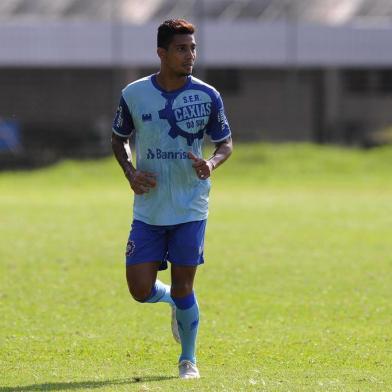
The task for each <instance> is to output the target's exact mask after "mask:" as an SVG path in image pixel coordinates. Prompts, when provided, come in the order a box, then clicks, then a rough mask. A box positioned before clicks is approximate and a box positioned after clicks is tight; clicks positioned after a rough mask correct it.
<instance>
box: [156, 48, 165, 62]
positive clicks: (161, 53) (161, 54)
mask: <svg viewBox="0 0 392 392" xmlns="http://www.w3.org/2000/svg"><path fill="white" fill-rule="evenodd" d="M157 55H158V57H159V58H160V59H161V60H163V59H164V58H165V57H166V49H164V48H157Z"/></svg>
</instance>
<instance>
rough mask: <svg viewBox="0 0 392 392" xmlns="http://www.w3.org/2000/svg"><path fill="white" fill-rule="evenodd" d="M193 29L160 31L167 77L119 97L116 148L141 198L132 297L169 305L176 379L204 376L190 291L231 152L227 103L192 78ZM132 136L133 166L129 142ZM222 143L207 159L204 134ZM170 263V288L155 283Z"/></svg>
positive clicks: (129, 265) (168, 25)
mask: <svg viewBox="0 0 392 392" xmlns="http://www.w3.org/2000/svg"><path fill="white" fill-rule="evenodd" d="M194 31H195V28H194V26H193V25H192V24H191V23H189V22H187V21H186V20H183V19H175V20H167V21H165V22H164V23H162V24H161V25H160V26H159V28H158V48H157V54H158V56H159V58H160V63H161V66H160V70H159V72H157V73H156V74H153V75H150V76H147V77H144V78H142V79H139V80H137V81H135V82H133V83H131V84H129V85H128V86H126V87H125V88H124V89H123V90H122V95H121V99H120V104H119V106H118V109H117V113H116V116H115V119H114V122H113V133H112V148H113V152H114V155H115V156H116V158H117V160H118V162H119V164H120V166H121V168H122V169H123V171H124V174H125V177H126V178H127V180H128V181H129V184H130V186H131V188H132V190H133V192H134V193H135V196H134V205H133V223H132V226H131V231H130V234H129V239H128V243H127V246H126V278H127V283H128V288H129V292H130V293H131V295H132V297H133V298H134V299H135V300H136V301H139V302H143V303H157V302H166V303H168V304H169V305H170V306H171V307H172V332H173V336H174V338H175V339H176V340H177V341H179V342H181V355H180V358H179V376H180V377H181V378H185V379H186V378H199V377H200V375H199V371H198V369H197V367H196V356H195V343H196V335H197V330H198V325H199V305H198V302H197V300H196V296H195V293H194V291H193V282H194V278H195V274H196V269H197V266H198V265H200V264H202V263H204V258H203V249H204V233H205V228H206V220H207V215H208V194H209V190H210V176H211V173H212V172H213V170H215V169H216V168H217V167H218V166H219V165H221V164H222V163H223V162H224V161H225V160H226V159H227V158H228V157H229V156H230V154H231V152H232V141H231V132H230V128H229V125H228V122H227V119H226V116H225V112H224V108H223V103H222V99H221V97H220V95H219V93H218V92H217V91H216V90H215V89H214V88H213V87H212V86H210V85H208V84H206V83H204V82H202V81H201V80H198V79H196V78H194V77H193V76H191V74H192V69H193V65H194V62H195V59H196V42H195V37H194ZM132 133H134V134H135V150H136V167H135V166H133V164H132V161H131V159H130V157H128V154H127V149H126V145H127V143H128V138H129V137H130V136H131V134H132ZM206 134H207V135H208V136H209V138H210V139H211V140H212V142H214V143H215V146H216V148H215V151H214V153H213V155H212V156H211V157H210V158H209V159H204V158H203V157H202V144H203V139H204V137H205V135H206ZM167 261H169V262H170V263H171V286H168V285H166V284H164V283H162V282H161V281H159V280H157V273H158V271H159V270H162V269H166V268H167Z"/></svg>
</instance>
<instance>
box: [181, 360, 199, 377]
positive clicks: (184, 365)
mask: <svg viewBox="0 0 392 392" xmlns="http://www.w3.org/2000/svg"><path fill="white" fill-rule="evenodd" d="M178 370H179V373H180V378H183V379H191V378H200V373H199V370H198V368H197V367H196V365H195V364H194V363H192V362H191V361H188V360H187V359H184V360H182V361H181V362H180V364H179V365H178Z"/></svg>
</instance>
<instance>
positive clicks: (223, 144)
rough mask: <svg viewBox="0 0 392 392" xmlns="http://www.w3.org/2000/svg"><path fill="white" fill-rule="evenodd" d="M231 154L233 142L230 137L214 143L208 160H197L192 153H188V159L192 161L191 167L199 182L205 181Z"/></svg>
mask: <svg viewBox="0 0 392 392" xmlns="http://www.w3.org/2000/svg"><path fill="white" fill-rule="evenodd" d="M232 152H233V141H232V139H231V137H228V138H227V139H225V140H222V141H220V142H217V143H215V151H214V153H213V154H212V156H211V157H210V158H209V159H203V158H198V157H197V156H196V155H194V154H193V153H192V152H189V153H188V154H189V158H190V159H192V160H193V163H192V166H193V167H194V169H195V172H196V175H197V176H198V177H199V178H200V179H201V180H206V179H207V178H208V177H210V176H211V173H212V171H213V170H215V169H216V168H217V167H218V166H220V165H221V164H222V163H223V162H225V161H226V160H227V158H229V156H230V155H231V153H232Z"/></svg>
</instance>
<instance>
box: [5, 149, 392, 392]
mask: <svg viewBox="0 0 392 392" xmlns="http://www.w3.org/2000/svg"><path fill="white" fill-rule="evenodd" d="M131 200H132V197H131V194H130V192H129V191H128V187H127V184H126V182H125V180H124V179H123V177H122V174H121V172H120V169H119V168H118V167H117V165H116V163H115V162H114V160H113V159H104V160H99V161H94V162H63V163H61V164H58V165H56V166H54V167H51V168H45V169H41V170H37V171H34V172H17V173H2V174H0V231H1V232H0V242H1V244H0V339H1V340H0V392H5V391H79V390H80V391H89V390H99V391H184V390H189V391H361V392H362V391H392V327H391V326H392V241H391V238H392V202H391V200H392V148H382V149H375V150H371V151H358V150H343V149H339V148H332V147H317V146H312V145H307V144H298V145H289V144H288V145H250V144H249V145H240V146H236V149H235V154H234V155H233V157H232V159H231V160H230V161H228V162H227V164H226V165H225V166H223V167H222V168H220V169H219V170H218V171H217V172H215V173H214V178H213V190H212V194H211V209H210V218H209V224H208V233H207V243H206V264H205V265H204V266H203V267H201V268H200V270H199V272H198V277H197V283H196V291H197V294H198V299H199V303H200V306H201V324H200V330H199V338H198V342H199V350H198V362H199V368H200V372H201V375H202V379H201V380H196V381H182V380H178V379H177V367H176V366H177V357H178V345H176V344H175V343H174V341H173V340H172V337H171V334H170V326H169V313H170V312H169V309H168V307H167V306H166V307H165V304H156V305H151V304H145V305H142V304H138V303H135V302H133V301H131V299H130V297H129V295H128V293H127V288H126V284H125V279H124V265H123V253H124V247H125V242H126V238H127V235H128V229H129V224H130V219H131ZM161 278H162V280H164V281H168V274H167V272H165V273H163V274H161Z"/></svg>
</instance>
